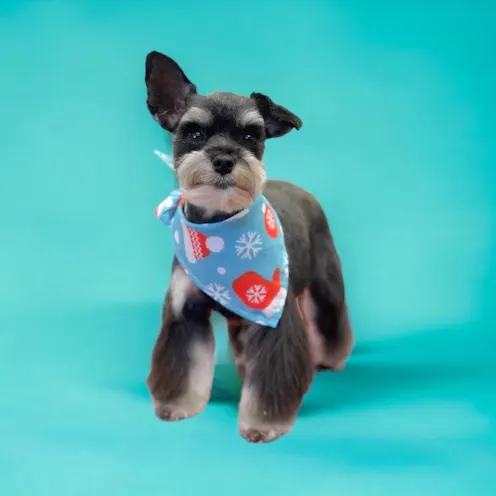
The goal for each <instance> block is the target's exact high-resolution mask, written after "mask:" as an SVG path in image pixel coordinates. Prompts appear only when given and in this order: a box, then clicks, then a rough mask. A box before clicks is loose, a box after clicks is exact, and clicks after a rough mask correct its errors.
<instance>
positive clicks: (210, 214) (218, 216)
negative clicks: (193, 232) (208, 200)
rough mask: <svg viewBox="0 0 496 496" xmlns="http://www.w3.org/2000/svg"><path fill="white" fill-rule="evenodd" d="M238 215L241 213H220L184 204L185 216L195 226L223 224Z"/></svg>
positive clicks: (191, 204) (187, 203)
mask: <svg viewBox="0 0 496 496" xmlns="http://www.w3.org/2000/svg"><path fill="white" fill-rule="evenodd" d="M237 213H239V210H237V211H234V212H220V211H211V210H207V209H206V208H203V207H199V206H198V205H194V204H193V203H189V202H186V203H185V204H184V216H185V217H186V219H188V220H189V221H190V222H191V223H193V224H207V223H211V222H222V221H223V220H226V219H229V217H232V216H233V215H236V214H237Z"/></svg>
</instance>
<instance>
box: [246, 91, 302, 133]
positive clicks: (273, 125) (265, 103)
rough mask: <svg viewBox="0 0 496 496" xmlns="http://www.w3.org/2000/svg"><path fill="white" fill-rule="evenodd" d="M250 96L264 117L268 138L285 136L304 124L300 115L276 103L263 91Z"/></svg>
mask: <svg viewBox="0 0 496 496" xmlns="http://www.w3.org/2000/svg"><path fill="white" fill-rule="evenodd" d="M250 98H251V99H252V100H255V103H256V104H257V107H258V111H259V112H260V113H261V114H262V117H263V118H264V121H265V134H266V137H267V138H277V137H278V136H283V135H284V134H286V133H289V131H291V130H292V129H300V128H301V126H302V125H303V123H302V122H301V119H300V118H299V117H297V116H296V115H294V114H293V113H292V112H290V111H289V110H288V109H286V108H284V107H281V106H280V105H276V104H275V103H274V102H273V101H272V100H271V99H270V98H269V97H268V96H265V95H262V94H261V93H252V94H251V95H250Z"/></svg>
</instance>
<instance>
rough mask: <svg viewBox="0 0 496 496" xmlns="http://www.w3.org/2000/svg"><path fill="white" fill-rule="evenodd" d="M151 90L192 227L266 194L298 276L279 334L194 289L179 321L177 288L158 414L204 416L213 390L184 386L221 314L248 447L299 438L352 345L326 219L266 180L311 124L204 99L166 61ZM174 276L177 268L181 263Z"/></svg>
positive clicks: (255, 96)
mask: <svg viewBox="0 0 496 496" xmlns="http://www.w3.org/2000/svg"><path fill="white" fill-rule="evenodd" d="M145 81H146V84H147V89H148V100H147V103H148V108H149V109H150V112H151V113H152V115H153V116H154V118H155V119H156V120H157V122H159V123H160V125H161V126H162V127H164V128H165V129H166V130H167V131H169V132H172V133H173V154H174V161H175V164H176V165H175V167H176V173H177V177H178V180H179V183H180V186H181V187H182V189H183V190H184V191H185V195H186V201H187V204H186V210H185V212H186V215H187V217H188V218H189V219H190V220H191V221H192V222H195V223H202V222H215V221H219V220H222V219H225V218H228V217H230V216H232V215H234V214H235V213H237V212H238V211H239V210H241V209H243V208H246V207H247V206H249V204H250V203H251V201H253V199H254V198H255V197H256V196H257V195H258V194H260V192H262V191H263V193H264V194H265V196H266V197H267V198H268V200H269V201H270V203H271V204H272V206H273V207H274V208H275V210H276V211H277V213H278V215H279V218H280V220H281V223H282V226H283V229H284V235H285V241H286V247H287V251H288V256H289V274H290V277H289V287H288V297H287V302H286V305H285V308H284V311H283V314H282V317H281V320H280V322H279V325H278V327H277V328H276V329H268V328H264V327H263V326H260V325H259V324H254V323H252V322H248V321H244V320H243V319H240V317H239V316H237V315H235V314H233V313H232V312H229V311H227V310H226V309H224V308H222V307H220V306H219V304H217V303H216V302H214V301H213V300H212V299H211V298H209V297H208V296H206V295H204V294H203V293H201V292H198V291H191V288H190V287H188V291H189V293H188V296H187V297H185V298H184V300H185V302H184V305H183V306H182V307H181V308H180V309H179V313H178V314H177V313H174V312H173V311H170V309H169V306H170V305H169V304H168V303H170V298H171V295H172V294H173V293H174V292H175V291H178V288H177V287H176V288H174V287H173V288H169V291H168V296H167V298H166V305H165V310H164V316H163V321H162V326H161V331H160V334H159V337H158V340H157V343H156V345H155V347H154V352H153V357H152V366H151V371H150V375H149V378H148V385H149V388H150V391H151V394H152V397H153V400H154V405H155V410H156V413H157V415H159V416H160V418H163V419H165V420H177V419H181V418H187V417H189V416H192V415H196V414H198V413H199V412H200V411H201V410H202V409H203V408H204V403H205V399H204V397H205V394H206V393H208V391H207V389H208V388H207V386H208V384H207V385H206V386H205V391H206V392H205V391H204V392H202V393H201V394H200V393H198V391H197V390H196V389H194V385H191V381H189V382H188V380H187V379H186V378H187V377H193V375H192V374H193V372H195V373H197V370H198V368H199V364H198V363H195V361H194V359H193V358H192V354H191V351H188V350H192V349H193V345H194V346H196V348H194V349H196V350H197V351H198V350H200V351H201V352H202V353H204V355H202V356H205V357H207V358H206V359H208V360H210V357H211V355H210V351H209V350H210V349H211V346H212V342H211V339H212V338H211V327H210V320H209V315H210V312H211V311H212V310H216V311H218V312H220V313H221V314H222V315H223V316H224V317H225V318H226V319H227V321H228V328H229V337H230V340H231V344H232V348H233V352H234V355H235V359H236V365H237V368H238V372H239V374H240V376H241V377H242V379H243V384H244V385H243V392H242V396H241V401H240V406H239V429H240V433H241V435H242V436H243V437H244V438H245V439H247V440H248V441H250V442H268V441H272V440H274V439H277V438H278V437H280V436H281V435H283V434H285V433H286V432H288V431H289V430H290V428H291V426H292V424H293V422H294V421H295V418H296V416H297V413H298V409H299V407H300V404H301V401H302V399H303V396H304V395H305V393H306V391H307V390H308V388H309V386H310V383H311V381H312V378H313V374H314V373H315V371H316V370H322V369H327V370H339V369H340V368H342V367H343V366H344V363H345V361H346V359H347V357H348V355H349V354H350V353H351V351H352V348H353V344H354V341H353V333H352V330H351V325H350V321H349V317H348V310H347V306H346V301H345V290H344V282H343V277H342V272H341V264H340V261H339V256H338V254H337V251H336V248H335V246H334V243H333V239H332V236H331V232H330V229H329V225H328V222H327V219H326V216H325V213H324V211H323V209H322V208H321V206H320V204H319V202H318V201H317V200H316V198H314V197H313V196H312V195H311V194H310V193H309V192H307V191H305V190H303V189H301V188H300V187H298V186H296V185H293V184H290V183H288V182H285V181H266V179H265V165H264V163H263V155H264V150H265V142H266V140H267V139H269V138H274V137H279V136H282V135H284V134H286V133H288V132H290V131H291V130H292V129H300V128H301V126H302V122H301V120H300V119H299V118H298V117H297V116H296V115H294V114H293V113H292V112H290V111H289V110H288V109H286V108H284V107H282V106H280V105H277V104H275V103H274V102H273V101H272V100H271V99H270V98H269V97H267V96H265V95H262V94H260V93H252V94H251V95H250V97H245V96H240V95H235V94H232V93H220V92H218V93H213V94H211V95H206V96H205V95H200V94H198V93H197V91H196V86H195V85H193V84H192V83H191V81H189V79H188V78H187V77H186V76H185V74H184V72H183V71H182V70H181V69H180V68H179V66H178V65H177V64H176V63H175V62H174V61H173V60H172V59H170V58H169V57H166V56H165V55H162V54H159V53H158V52H152V53H150V54H149V55H148V57H147V61H146V76H145ZM174 270H180V269H179V268H178V264H177V261H174V262H173V271H174ZM181 277H184V275H183V276H181ZM181 280H182V281H184V278H183V279H181ZM175 297H176V298H177V295H175ZM167 302H168V303H167ZM176 306H177V305H176ZM202 346H203V347H202ZM195 356H200V355H198V353H197V355H195ZM200 365H201V364H200ZM193 393H194V394H193ZM195 394H196V395H197V396H195ZM196 397H198V398H200V397H201V398H203V399H202V400H201V401H200V400H198V401H196V400H195V398H196ZM195 401H196V403H195ZM202 402H203V403H202ZM157 405H158V406H157Z"/></svg>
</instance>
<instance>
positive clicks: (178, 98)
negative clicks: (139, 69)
mask: <svg viewBox="0 0 496 496" xmlns="http://www.w3.org/2000/svg"><path fill="white" fill-rule="evenodd" d="M145 83H146V88H147V90H148V98H147V101H146V104H147V106H148V110H149V111H150V113H151V114H152V116H153V118H154V119H155V120H156V121H157V122H158V123H159V124H160V125H161V126H162V127H163V128H164V129H167V131H170V132H173V131H174V129H175V128H176V126H177V123H178V122H179V119H180V118H181V116H182V114H183V113H184V111H185V110H186V102H187V100H188V98H189V97H190V96H191V95H193V94H195V93H196V86H195V85H194V84H193V83H192V82H191V81H190V80H189V79H188V78H187V77H186V75H185V74H184V72H183V71H182V70H181V68H180V67H179V66H178V65H177V64H176V62H174V60H172V59H171V58H170V57H167V55H163V54H162V53H159V52H150V53H149V54H148V55H147V56H146V71H145Z"/></svg>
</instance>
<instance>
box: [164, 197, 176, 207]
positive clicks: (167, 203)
mask: <svg viewBox="0 0 496 496" xmlns="http://www.w3.org/2000/svg"><path fill="white" fill-rule="evenodd" d="M173 204H174V200H173V199H172V198H171V197H170V196H169V197H168V198H166V199H165V200H164V203H163V205H164V207H165V208H171V207H172V205H173Z"/></svg>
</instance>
